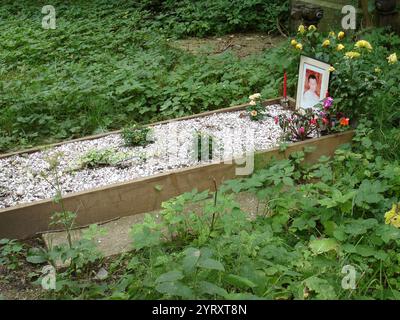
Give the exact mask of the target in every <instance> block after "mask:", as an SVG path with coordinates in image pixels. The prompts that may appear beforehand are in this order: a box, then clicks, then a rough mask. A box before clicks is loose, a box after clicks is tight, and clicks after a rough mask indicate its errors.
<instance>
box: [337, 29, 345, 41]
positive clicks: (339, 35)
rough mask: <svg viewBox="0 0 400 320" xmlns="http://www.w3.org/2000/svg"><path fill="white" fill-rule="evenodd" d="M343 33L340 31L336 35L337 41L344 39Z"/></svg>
mask: <svg viewBox="0 0 400 320" xmlns="http://www.w3.org/2000/svg"><path fill="white" fill-rule="evenodd" d="M345 35H346V34H345V33H344V32H343V31H340V32H339V33H338V34H337V37H338V39H339V40H342V39H343V38H344V37H345Z"/></svg>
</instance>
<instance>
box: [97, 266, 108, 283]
mask: <svg viewBox="0 0 400 320" xmlns="http://www.w3.org/2000/svg"><path fill="white" fill-rule="evenodd" d="M107 277H108V272H107V270H106V269H104V268H101V269H100V270H99V271H98V272H97V274H96V276H95V277H94V278H95V279H96V280H104V279H107Z"/></svg>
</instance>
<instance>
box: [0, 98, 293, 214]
mask: <svg viewBox="0 0 400 320" xmlns="http://www.w3.org/2000/svg"><path fill="white" fill-rule="evenodd" d="M266 109H267V112H268V113H269V114H270V115H271V116H275V115H278V114H281V113H287V114H288V113H290V111H288V110H284V109H283V108H282V107H281V106H279V105H272V106H268V107H267V108H266ZM243 113H244V112H243V111H238V112H227V113H217V114H213V115H210V116H207V117H201V118H195V119H190V120H181V121H175V122H171V123H167V124H161V125H156V126H154V131H153V132H154V138H155V139H154V140H155V142H154V143H151V144H149V145H147V146H146V147H125V146H124V145H123V140H122V138H121V137H120V135H119V134H110V135H108V136H105V137H103V138H99V139H95V140H87V141H79V142H70V143H65V144H63V145H61V146H58V147H54V148H52V149H49V150H43V151H40V152H35V153H31V154H23V155H15V156H11V157H8V158H5V159H0V208H7V207H12V206H15V205H16V204H21V203H29V202H33V201H37V200H43V199H49V198H52V197H54V195H55V190H54V188H53V187H52V186H51V185H50V184H49V182H48V181H46V180H45V179H44V178H43V177H42V174H43V173H44V174H45V175H49V164H48V162H47V160H46V159H48V158H49V157H51V156H53V155H54V154H56V153H61V157H60V164H59V166H58V170H59V173H60V176H61V179H60V184H61V186H62V190H63V194H66V193H71V192H77V191H83V190H88V189H92V188H96V187H101V186H106V185H109V184H113V183H118V182H123V181H127V180H132V179H135V178H138V177H146V176H151V175H154V174H157V173H163V172H168V171H171V170H174V169H177V168H183V167H189V166H194V165H197V164H199V162H197V159H195V157H194V156H193V136H194V132H195V130H200V131H201V132H205V133H208V134H210V135H212V136H213V137H214V141H215V142H214V148H213V161H216V160H223V159H229V158H232V157H233V156H238V155H242V154H243V153H244V152H245V151H246V149H247V151H251V150H264V149H269V148H271V147H274V146H276V145H277V144H278V142H279V141H280V137H281V134H282V130H281V129H280V127H279V125H277V124H275V122H274V119H273V118H272V117H266V118H265V119H264V120H262V121H252V120H250V119H249V117H248V116H247V115H244V114H243ZM105 148H115V150H116V151H118V152H123V153H125V154H126V158H127V159H128V160H126V161H123V163H122V165H120V166H108V167H100V168H94V169H78V170H77V169H76V168H77V167H78V165H79V161H80V158H81V157H82V156H83V155H84V154H85V153H86V152H88V151H90V150H93V149H97V150H100V149H105ZM206 162H209V160H208V159H206V160H204V161H202V163H206ZM48 179H50V181H53V183H54V178H53V177H52V176H48Z"/></svg>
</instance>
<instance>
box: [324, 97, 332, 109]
mask: <svg viewBox="0 0 400 320" xmlns="http://www.w3.org/2000/svg"><path fill="white" fill-rule="evenodd" d="M332 104H333V98H331V97H328V98H326V99H325V100H324V108H325V109H329V108H330V107H331V106H332Z"/></svg>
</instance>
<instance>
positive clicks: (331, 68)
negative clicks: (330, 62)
mask: <svg viewBox="0 0 400 320" xmlns="http://www.w3.org/2000/svg"><path fill="white" fill-rule="evenodd" d="M328 70H329V72H333V71H335V70H336V69H335V68H334V67H333V66H330V67H329V69H328Z"/></svg>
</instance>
